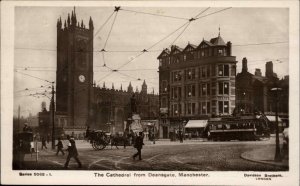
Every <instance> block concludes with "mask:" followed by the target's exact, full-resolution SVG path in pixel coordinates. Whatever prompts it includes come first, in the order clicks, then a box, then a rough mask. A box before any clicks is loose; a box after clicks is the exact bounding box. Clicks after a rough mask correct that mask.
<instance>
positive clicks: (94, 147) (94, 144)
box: [92, 141, 97, 150]
mask: <svg viewBox="0 0 300 186" xmlns="http://www.w3.org/2000/svg"><path fill="white" fill-rule="evenodd" d="M92 147H93V149H94V150H97V148H96V142H95V141H93V143H92Z"/></svg>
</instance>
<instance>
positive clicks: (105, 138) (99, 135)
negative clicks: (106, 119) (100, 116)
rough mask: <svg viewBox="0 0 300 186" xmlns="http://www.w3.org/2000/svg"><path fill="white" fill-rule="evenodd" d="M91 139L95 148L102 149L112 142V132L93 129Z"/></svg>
mask: <svg viewBox="0 0 300 186" xmlns="http://www.w3.org/2000/svg"><path fill="white" fill-rule="evenodd" d="M89 140H90V143H91V145H92V147H93V148H94V149H95V150H102V149H104V148H105V147H106V146H107V145H109V143H110V133H107V132H104V131H102V130H97V131H92V132H91V133H90V134H89Z"/></svg>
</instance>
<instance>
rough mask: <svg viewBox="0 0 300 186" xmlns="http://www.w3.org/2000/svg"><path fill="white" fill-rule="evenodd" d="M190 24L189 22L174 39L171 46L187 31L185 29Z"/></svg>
mask: <svg viewBox="0 0 300 186" xmlns="http://www.w3.org/2000/svg"><path fill="white" fill-rule="evenodd" d="M190 24H191V22H189V23H188V24H187V25H186V26H185V27H184V29H183V30H182V31H181V32H180V34H179V35H178V36H177V37H176V38H175V39H174V41H173V42H172V43H171V46H172V45H173V44H174V43H175V42H176V41H177V39H178V38H179V37H180V36H181V35H182V34H183V32H184V31H185V30H186V29H187V27H188V26H189V25H190Z"/></svg>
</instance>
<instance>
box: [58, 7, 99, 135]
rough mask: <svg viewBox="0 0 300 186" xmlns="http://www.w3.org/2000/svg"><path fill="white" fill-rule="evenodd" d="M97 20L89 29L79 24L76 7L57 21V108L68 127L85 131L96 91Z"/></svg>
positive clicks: (60, 118) (65, 126) (65, 125)
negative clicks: (95, 49)
mask: <svg viewBox="0 0 300 186" xmlns="http://www.w3.org/2000/svg"><path fill="white" fill-rule="evenodd" d="M93 31H94V26H93V21H92V18H90V20H89V28H86V26H85V25H84V23H83V21H81V23H79V21H77V17H76V12H75V8H74V10H73V11H72V14H71V16H70V14H68V18H67V20H65V21H64V27H63V23H62V20H61V18H59V19H58V21H57V72H56V82H57V83H56V108H57V114H56V115H57V119H58V122H61V120H64V121H63V122H62V123H63V127H64V128H73V129H74V128H75V129H80V128H85V126H86V125H87V122H88V118H89V115H90V113H91V112H90V109H91V94H92V88H93V86H92V85H93Z"/></svg>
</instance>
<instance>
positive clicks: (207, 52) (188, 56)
mask: <svg viewBox="0 0 300 186" xmlns="http://www.w3.org/2000/svg"><path fill="white" fill-rule="evenodd" d="M210 56H227V53H226V48H214V49H212V48H206V49H202V50H199V51H191V52H186V53H184V54H177V55H174V56H171V57H164V58H161V59H159V65H160V66H166V65H170V64H171V63H172V64H174V63H180V62H181V61H184V62H185V61H189V60H194V59H201V58H204V57H210Z"/></svg>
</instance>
